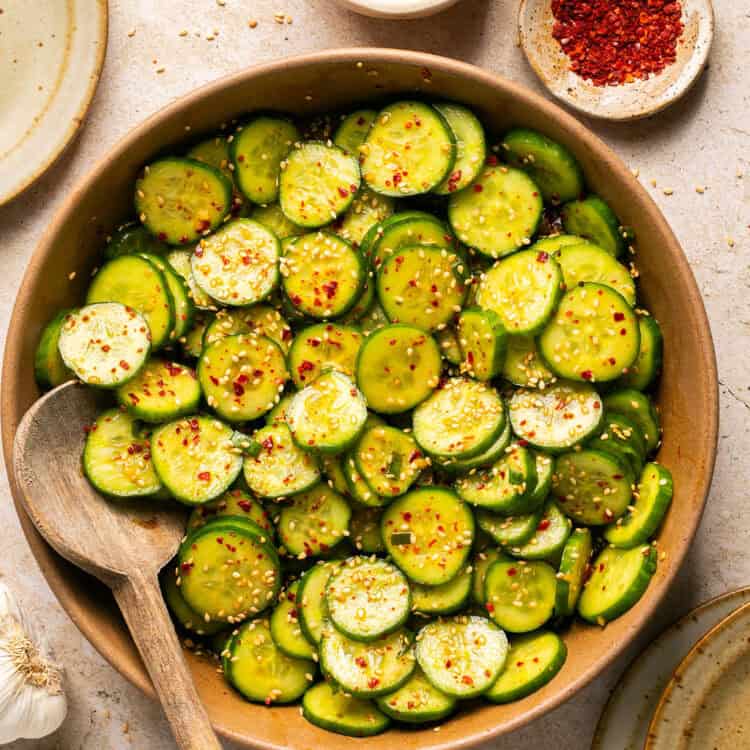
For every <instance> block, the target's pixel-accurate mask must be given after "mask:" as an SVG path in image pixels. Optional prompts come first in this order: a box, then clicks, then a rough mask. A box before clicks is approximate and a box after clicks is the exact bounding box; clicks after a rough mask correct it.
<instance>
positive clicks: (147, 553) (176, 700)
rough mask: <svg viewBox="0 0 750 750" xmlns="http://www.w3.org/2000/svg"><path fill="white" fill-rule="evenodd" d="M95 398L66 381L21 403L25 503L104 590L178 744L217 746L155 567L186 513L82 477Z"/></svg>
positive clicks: (170, 548)
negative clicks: (102, 488)
mask: <svg viewBox="0 0 750 750" xmlns="http://www.w3.org/2000/svg"><path fill="white" fill-rule="evenodd" d="M98 402H99V395H98V394H97V392H96V391H94V389H92V388H87V387H85V386H83V385H81V384H80V383H78V382H76V381H70V382H68V383H64V384H63V385H61V386H58V387H57V388H55V389H54V390H53V391H50V392H49V393H48V394H46V395H45V396H43V397H42V398H40V399H39V400H38V401H37V402H36V403H35V404H33V406H32V407H31V408H30V409H29V410H28V411H27V412H26V414H25V415H24V418H23V419H22V420H21V423H20V424H19V426H18V431H17V432H16V437H15V442H14V445H13V468H14V470H15V475H16V477H17V478H18V483H19V485H20V487H21V493H22V499H23V504H24V507H25V509H26V512H27V513H28V514H29V516H30V517H31V520H32V521H33V522H34V525H35V526H36V527H37V529H39V533H40V534H42V536H43V537H44V538H45V539H46V540H47V541H48V542H49V544H50V545H51V546H52V547H53V548H54V549H55V550H57V552H59V553H60V554H61V555H62V556H63V557H64V558H66V559H67V560H70V562H72V563H74V564H75V565H78V566H79V567H80V568H83V570H85V571H86V572H88V573H90V574H91V575H94V576H96V577H97V578H98V579H99V580H100V581H102V582H103V583H105V584H106V585H107V586H109V587H110V588H111V589H112V592H113V593H114V596H115V599H116V601H117V603H118V605H119V606H120V609H121V610H122V614H123V616H124V618H125V622H126V623H127V626H128V628H129V629H130V634H131V635H132V636H133V640H134V641H135V643H136V646H137V647H138V651H139V652H140V654H141V657H142V658H143V661H144V663H145V665H146V668H147V669H148V673H149V675H150V676H151V680H152V682H153V683H154V687H155V688H156V692H157V694H158V696H159V700H160V701H161V704H162V706H163V707H164V713H165V714H166V716H167V719H168V720H169V723H170V725H171V727H172V732H173V733H174V737H175V739H176V740H177V744H178V746H179V747H180V748H183V749H184V750H220V748H221V745H220V744H219V741H218V740H217V739H216V735H215V734H214V732H213V729H212V728H211V724H210V722H209V720H208V715H207V714H206V710H205V708H204V707H203V704H202V703H201V700H200V698H199V697H198V692H197V691H196V689H195V685H194V684H193V680H192V677H191V675H190V672H189V670H188V667H187V664H186V663H185V660H184V659H183V656H182V650H181V648H180V644H179V641H178V639H177V635H176V633H175V630H174V627H173V625H172V621H171V620H170V617H169V614H168V612H167V609H166V607H165V605H164V600H163V598H162V594H161V590H160V588H159V581H158V576H159V571H160V570H161V568H162V567H164V565H165V564H166V563H167V562H168V561H169V560H170V559H171V558H172V557H173V556H174V554H175V552H176V550H177V547H178V545H179V543H180V539H181V538H182V536H183V534H184V533H185V512H184V511H182V510H180V509H178V508H175V507H173V506H171V505H169V504H167V503H165V504H164V507H163V508H160V507H159V506H158V504H156V503H154V502H149V503H143V504H138V503H130V502H124V501H118V500H107V499H106V498H104V497H102V496H101V495H100V494H99V493H98V492H96V490H94V488H93V487H92V486H91V485H90V484H89V482H88V481H87V480H86V478H85V477H84V476H83V472H82V470H81V455H82V453H83V444H84V441H85V438H86V433H85V429H84V428H85V426H86V425H90V424H92V423H93V422H94V420H95V418H96V415H97V413H98V412H99V411H100V406H99V403H98Z"/></svg>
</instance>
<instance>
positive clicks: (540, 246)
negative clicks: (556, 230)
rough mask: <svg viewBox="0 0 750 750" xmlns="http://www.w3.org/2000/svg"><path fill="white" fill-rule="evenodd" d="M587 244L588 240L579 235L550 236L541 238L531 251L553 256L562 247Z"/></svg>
mask: <svg viewBox="0 0 750 750" xmlns="http://www.w3.org/2000/svg"><path fill="white" fill-rule="evenodd" d="M585 242H586V240H585V239H584V238H583V237H579V236H578V235H577V234H550V235H548V236H547V237H539V239H537V241H536V242H535V243H534V244H533V245H532V246H531V247H530V248H529V250H536V251H537V252H538V253H548V254H549V255H552V254H553V253H556V252H557V251H558V250H559V249H560V248H562V247H568V245H580V244H581V243H585Z"/></svg>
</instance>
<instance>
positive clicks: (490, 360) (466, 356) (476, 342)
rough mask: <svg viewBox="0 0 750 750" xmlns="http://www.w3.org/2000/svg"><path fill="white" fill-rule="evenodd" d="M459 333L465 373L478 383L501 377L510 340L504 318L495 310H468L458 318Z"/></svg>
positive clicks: (457, 327) (457, 332) (457, 331)
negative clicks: (501, 318) (507, 344)
mask: <svg viewBox="0 0 750 750" xmlns="http://www.w3.org/2000/svg"><path fill="white" fill-rule="evenodd" d="M456 329H457V330H456V334H457V337H458V344H459V347H460V352H461V362H462V369H463V370H464V371H466V372H467V373H468V374H469V375H471V377H473V378H476V379H477V380H491V379H492V378H494V377H495V376H496V375H499V374H500V372H501V371H502V369H503V362H504V361H505V347H506V343H507V339H508V334H507V331H506V330H505V326H504V325H503V322H502V320H500V316H499V315H497V314H496V313H494V312H493V311H492V310H482V309H480V308H471V309H469V310H464V311H463V312H462V313H461V314H460V315H459V316H458V322H457V324H456Z"/></svg>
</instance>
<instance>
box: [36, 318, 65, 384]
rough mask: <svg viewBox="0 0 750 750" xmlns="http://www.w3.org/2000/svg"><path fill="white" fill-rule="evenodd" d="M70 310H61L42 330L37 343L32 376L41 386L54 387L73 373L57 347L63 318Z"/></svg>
mask: <svg viewBox="0 0 750 750" xmlns="http://www.w3.org/2000/svg"><path fill="white" fill-rule="evenodd" d="M70 312H71V311H70V310H61V311H60V312H59V313H57V315H55V317H54V318H52V320H50V322H49V323H47V325H46V326H44V328H43V330H42V335H41V336H40V337H39V344H38V345H37V348H36V354H35V355H34V376H35V377H36V382H37V383H38V384H39V385H40V386H42V387H43V388H54V387H55V386H56V385H60V384H61V383H64V382H65V381H66V380H72V379H73V378H74V377H75V375H74V374H73V371H72V370H70V369H68V368H67V367H66V366H65V362H63V360H62V357H61V356H60V350H59V349H58V348H57V344H58V341H59V339H60V331H62V328H63V325H64V324H65V319H66V318H67V316H68V315H69V314H70Z"/></svg>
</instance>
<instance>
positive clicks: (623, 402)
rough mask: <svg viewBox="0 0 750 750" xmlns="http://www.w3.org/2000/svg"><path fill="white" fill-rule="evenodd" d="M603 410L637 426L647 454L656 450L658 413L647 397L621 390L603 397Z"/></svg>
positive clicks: (659, 427) (629, 390)
mask: <svg viewBox="0 0 750 750" xmlns="http://www.w3.org/2000/svg"><path fill="white" fill-rule="evenodd" d="M641 341H643V339H641ZM604 408H605V409H606V410H607V412H612V413H614V414H622V415H623V416H625V417H627V418H628V419H629V420H631V421H632V422H633V423H634V424H636V425H638V427H639V429H640V431H641V434H642V435H643V438H644V440H645V441H646V451H647V452H648V453H651V452H652V451H655V450H656V449H657V448H658V446H659V442H660V441H661V425H660V424H659V413H658V412H657V411H656V408H655V407H654V405H653V404H652V403H651V399H649V397H648V396H645V395H644V394H643V393H641V392H640V391H636V390H635V389H633V388H622V389H620V390H617V391H612V392H611V393H608V394H607V395H606V396H605V397H604Z"/></svg>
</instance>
